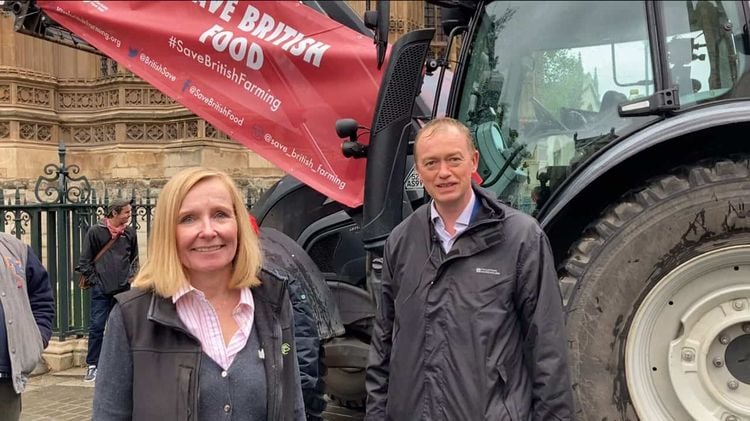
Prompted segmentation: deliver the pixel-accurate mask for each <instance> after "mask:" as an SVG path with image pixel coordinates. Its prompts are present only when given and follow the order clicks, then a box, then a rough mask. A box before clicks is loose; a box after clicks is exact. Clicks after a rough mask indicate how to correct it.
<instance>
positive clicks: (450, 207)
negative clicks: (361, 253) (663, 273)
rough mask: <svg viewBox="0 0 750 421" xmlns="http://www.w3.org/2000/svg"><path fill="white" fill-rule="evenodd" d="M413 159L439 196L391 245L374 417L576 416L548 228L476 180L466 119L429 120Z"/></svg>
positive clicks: (380, 314) (372, 379) (372, 374)
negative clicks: (463, 122) (505, 203)
mask: <svg viewBox="0 0 750 421" xmlns="http://www.w3.org/2000/svg"><path fill="white" fill-rule="evenodd" d="M415 162H416V168H417V172H418V173H419V176H420V177H421V179H422V182H423V184H424V188H425V190H426V191H427V192H428V193H429V194H430V196H431V197H432V201H431V202H430V204H428V205H425V206H422V207H421V208H419V209H418V210H416V211H415V212H414V213H413V214H412V215H410V216H409V217H408V218H407V219H406V220H404V221H403V222H402V223H401V224H400V225H399V226H398V227H396V229H394V230H393V232H392V233H391V235H390V237H389V238H388V241H387V242H386V245H385V255H384V265H383V285H382V291H381V292H380V300H379V308H378V311H377V315H376V320H375V325H374V328H373V335H372V344H371V347H370V358H369V365H368V369H367V391H368V399H367V419H368V420H386V419H387V420H416V419H421V420H481V419H484V420H493V421H497V420H513V421H521V420H523V421H527V420H535V421H542V420H570V419H572V418H573V398H572V393H571V388H570V378H569V373H568V367H567V355H566V342H565V333H564V332H565V326H564V319H563V313H562V302H561V296H560V290H559V286H558V284H557V276H556V273H555V269H554V265H553V259H552V255H551V251H550V247H549V243H548V241H547V238H546V236H545V235H544V232H543V231H542V230H541V228H540V227H539V225H538V224H537V223H536V222H535V221H534V220H533V218H531V217H529V216H527V215H525V214H523V213H521V212H518V211H516V210H514V209H512V208H510V207H508V206H505V205H503V204H501V203H499V202H498V201H497V200H496V199H495V198H494V197H493V196H492V195H491V194H490V193H489V192H488V191H486V190H484V189H482V188H479V187H477V186H474V185H472V183H471V177H472V174H473V172H474V171H475V170H476V169H477V162H478V154H477V152H476V150H475V148H474V145H473V143H472V140H471V135H470V133H469V131H468V129H467V128H466V127H465V126H464V125H463V124H461V123H460V122H458V121H456V120H453V119H448V118H443V119H438V120H434V121H432V122H430V123H428V124H427V125H426V126H425V127H423V128H422V129H421V130H420V132H419V133H418V134H417V139H416V144H415Z"/></svg>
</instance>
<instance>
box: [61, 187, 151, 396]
mask: <svg viewBox="0 0 750 421" xmlns="http://www.w3.org/2000/svg"><path fill="white" fill-rule="evenodd" d="M131 203H132V201H131V200H130V199H116V200H113V201H112V203H110V205H109V208H108V209H109V211H108V212H107V217H106V218H104V219H103V220H101V221H100V222H98V223H97V224H96V225H93V226H92V227H91V228H89V230H88V231H87V232H86V237H85V238H84V240H83V248H82V250H81V257H80V259H79V261H78V266H77V267H76V270H78V271H79V272H80V273H81V275H82V276H83V277H84V279H85V282H84V284H83V285H81V287H82V288H88V287H91V315H90V317H89V339H88V353H87V354H86V365H87V366H88V368H87V370H86V375H85V376H84V377H83V380H84V381H85V382H93V381H95V380H96V374H97V366H98V363H99V353H100V352H101V349H102V337H103V335H104V324H105V323H106V322H107V317H109V312H110V311H112V307H113V306H114V305H115V298H114V296H115V294H118V293H120V292H123V291H127V290H128V289H129V288H130V281H131V280H132V278H133V276H134V275H135V273H136V272H137V271H138V236H137V235H136V232H135V229H133V227H132V226H130V225H128V222H130V216H131V212H132V204H131Z"/></svg>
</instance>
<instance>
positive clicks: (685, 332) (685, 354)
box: [625, 246, 750, 421]
mask: <svg viewBox="0 0 750 421" xmlns="http://www.w3.org/2000/svg"><path fill="white" fill-rule="evenodd" d="M748 281H750V246H735V247H727V248H724V249H719V250H714V251H712V252H709V253H705V254H703V255H700V256H698V257H695V258H693V259H691V260H689V261H687V262H685V263H683V264H682V265H680V266H679V267H677V268H675V269H674V270H672V271H671V272H670V273H669V274H667V275H666V276H665V277H664V278H662V279H661V280H660V281H659V282H658V283H657V284H656V285H655V286H654V288H653V289H652V290H651V291H650V292H649V293H648V295H647V296H646V298H645V299H644V300H643V302H642V303H641V305H640V307H639V308H638V310H637V311H636V314H635V315H634V317H633V322H632V324H631V327H630V331H629V333H628V339H627V346H626V352H625V367H626V375H627V382H628V389H629V392H630V396H631V398H632V401H633V406H634V407H635V409H636V412H637V413H638V415H639V417H641V418H642V419H675V420H681V419H690V418H692V419H698V420H722V421H742V420H750V381H749V380H750V355H748V354H750V282H748Z"/></svg>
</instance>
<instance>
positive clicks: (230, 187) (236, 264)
mask: <svg viewBox="0 0 750 421" xmlns="http://www.w3.org/2000/svg"><path fill="white" fill-rule="evenodd" d="M209 179H217V180H219V181H221V182H222V184H224V186H225V187H226V188H227V191H228V192H229V195H230V196H231V197H232V207H233V209H234V217H235V219H236V220H237V253H236V254H235V256H234V261H233V271H232V278H231V279H230V282H229V286H230V288H244V287H254V286H258V285H260V279H258V276H257V274H258V271H259V269H260V265H261V252H260V245H259V241H258V236H257V235H256V234H255V232H253V229H252V228H251V227H250V220H249V218H248V212H247V210H246V209H245V206H244V204H243V203H242V196H240V193H239V191H238V190H237V187H236V186H235V184H234V182H233V181H232V179H231V178H230V177H229V176H228V175H227V174H226V173H224V172H221V171H219V170H214V169H209V168H202V167H198V168H190V169H187V170H183V171H181V172H179V173H178V174H177V175H175V176H174V177H172V179H171V180H169V182H167V184H166V185H165V186H164V188H163V189H162V191H161V193H160V194H159V200H158V202H157V204H156V212H155V215H154V227H153V230H152V231H151V235H150V238H149V244H148V249H149V256H148V261H147V262H146V264H145V265H144V266H143V267H142V268H141V270H140V271H139V272H138V275H137V276H136V277H135V279H134V280H133V286H134V287H137V288H141V289H152V290H153V291H154V292H155V293H156V294H157V295H159V296H162V297H171V296H172V295H174V294H176V293H177V291H179V290H180V288H182V287H183V285H185V282H187V281H189V280H188V278H187V274H186V273H185V269H184V267H183V265H182V262H181V261H180V258H179V254H178V251H177V237H176V229H177V223H178V214H179V212H180V207H181V206H182V201H183V200H184V199H185V196H186V195H187V194H188V192H189V191H190V189H192V188H193V187H194V186H195V185H196V184H198V183H200V182H201V181H204V180H209Z"/></svg>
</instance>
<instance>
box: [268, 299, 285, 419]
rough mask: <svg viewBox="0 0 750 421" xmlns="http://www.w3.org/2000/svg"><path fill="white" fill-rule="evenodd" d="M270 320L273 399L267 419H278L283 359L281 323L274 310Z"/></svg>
mask: <svg viewBox="0 0 750 421" xmlns="http://www.w3.org/2000/svg"><path fill="white" fill-rule="evenodd" d="M271 320H272V321H273V333H274V335H273V338H272V340H271V342H272V343H273V349H272V350H271V355H272V357H271V358H272V359H271V361H272V365H271V371H272V373H273V385H274V386H273V389H274V399H273V405H272V409H273V411H272V414H269V415H272V416H270V417H269V419H272V420H275V419H278V415H279V411H280V406H281V397H282V389H281V377H280V373H281V370H282V369H283V360H282V357H281V340H282V337H281V323H280V322H279V318H278V316H277V315H276V312H275V311H273V312H271Z"/></svg>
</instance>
